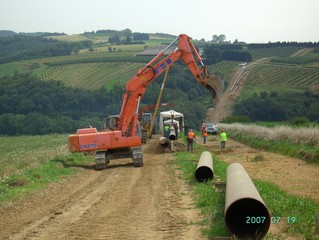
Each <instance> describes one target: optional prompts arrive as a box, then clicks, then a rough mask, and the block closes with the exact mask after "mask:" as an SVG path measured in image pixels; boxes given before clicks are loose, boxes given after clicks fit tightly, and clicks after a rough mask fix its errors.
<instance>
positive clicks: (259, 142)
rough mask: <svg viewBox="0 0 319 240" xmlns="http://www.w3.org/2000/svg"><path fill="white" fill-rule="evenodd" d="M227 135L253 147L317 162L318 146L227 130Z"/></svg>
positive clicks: (318, 157)
mask: <svg viewBox="0 0 319 240" xmlns="http://www.w3.org/2000/svg"><path fill="white" fill-rule="evenodd" d="M227 134H228V136H229V137H232V138H233V139H235V140H236V141H239V142H242V143H244V144H247V145H249V146H251V147H253V148H257V149H262V150H266V151H270V152H274V153H279V154H283V155H286V156H290V157H296V158H300V159H302V160H305V161H306V162H308V163H316V164H318V163H319V148H317V147H315V146H307V145H305V144H294V143H291V142H288V141H283V140H278V141H272V140H265V139H262V138H258V137H253V136H250V135H249V136H248V135H245V134H241V133H235V132H233V131H227Z"/></svg>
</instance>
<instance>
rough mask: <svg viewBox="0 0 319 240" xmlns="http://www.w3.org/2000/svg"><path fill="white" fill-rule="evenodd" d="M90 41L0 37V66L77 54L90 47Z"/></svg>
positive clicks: (20, 36) (14, 36) (25, 36)
mask: <svg viewBox="0 0 319 240" xmlns="http://www.w3.org/2000/svg"><path fill="white" fill-rule="evenodd" d="M92 45H93V43H92V41H79V42H62V41H58V40H53V39H48V38H43V37H38V36H37V37H35V36H28V35H23V34H17V35H12V36H4V37H0V64H3V63H7V62H11V61H21V60H27V59H34V58H41V57H55V56H63V55H70V54H71V53H78V52H79V50H81V49H83V48H90V47H92Z"/></svg>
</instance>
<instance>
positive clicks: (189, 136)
mask: <svg viewBox="0 0 319 240" xmlns="http://www.w3.org/2000/svg"><path fill="white" fill-rule="evenodd" d="M195 138H196V136H195V133H194V132H193V129H189V132H188V134H187V152H189V149H190V150H191V151H192V153H194V139H195Z"/></svg>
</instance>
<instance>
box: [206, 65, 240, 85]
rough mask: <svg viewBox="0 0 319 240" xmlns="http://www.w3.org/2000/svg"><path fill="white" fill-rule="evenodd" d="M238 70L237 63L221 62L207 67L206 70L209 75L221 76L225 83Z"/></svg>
mask: <svg viewBox="0 0 319 240" xmlns="http://www.w3.org/2000/svg"><path fill="white" fill-rule="evenodd" d="M237 68H238V62H230V61H223V62H219V63H216V64H213V65H208V66H207V70H208V73H209V74H215V75H219V76H221V78H222V79H223V80H225V81H229V80H230V79H231V78H232V76H233V74H234V72H235V71H236V69H237Z"/></svg>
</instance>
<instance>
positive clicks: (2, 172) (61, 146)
mask: <svg viewBox="0 0 319 240" xmlns="http://www.w3.org/2000/svg"><path fill="white" fill-rule="evenodd" d="M67 154H68V150H67V135H65V134H50V135H44V136H17V137H6V136H0V165H1V168H0V179H1V178H3V177H5V176H9V175H12V174H14V173H18V172H19V171H21V170H23V169H25V168H33V167H35V166H39V165H40V164H42V163H44V162H47V161H48V160H49V159H51V158H53V157H56V156H60V155H61V156H62V155H67Z"/></svg>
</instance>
